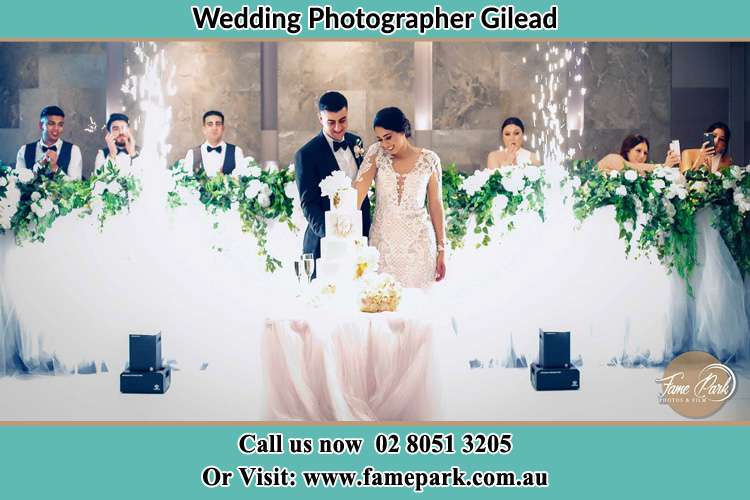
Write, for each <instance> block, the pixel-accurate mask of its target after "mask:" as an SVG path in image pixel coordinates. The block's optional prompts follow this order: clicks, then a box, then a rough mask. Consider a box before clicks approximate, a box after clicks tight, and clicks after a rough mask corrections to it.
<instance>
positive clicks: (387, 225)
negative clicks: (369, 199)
mask: <svg viewBox="0 0 750 500" xmlns="http://www.w3.org/2000/svg"><path fill="white" fill-rule="evenodd" d="M373 128H374V131H375V135H376V136H377V139H378V142H376V143H375V144H373V145H372V146H370V148H369V149H368V151H367V155H366V156H365V159H364V161H363V162H362V166H361V167H360V171H359V174H358V175H357V178H356V180H355V181H354V187H355V188H356V189H357V206H361V205H362V202H363V201H364V199H365V196H367V192H368V191H369V189H370V186H371V185H372V182H373V180H374V181H375V192H376V195H375V196H376V203H375V205H376V206H375V219H374V221H373V223H372V227H371V228H370V243H371V244H372V245H373V246H375V247H376V248H377V249H378V251H379V252H380V270H381V271H382V272H385V273H389V274H392V275H393V276H394V277H395V278H396V279H397V280H398V281H399V282H401V284H402V285H403V286H405V287H408V288H427V287H429V286H430V285H431V284H432V283H434V282H436V281H440V280H442V279H443V278H444V277H445V218H444V211H443V195H442V179H441V176H442V171H441V167H440V158H438V156H437V154H435V153H434V152H433V151H430V150H428V149H424V148H418V147H416V146H414V145H412V144H411V143H410V142H409V137H411V124H410V123H409V120H408V119H407V118H406V116H405V115H404V113H403V112H402V111H401V110H400V109H398V108H395V107H391V108H383V109H381V110H380V111H378V112H377V114H376V115H375V118H374V119H373ZM425 202H426V204H425Z"/></svg>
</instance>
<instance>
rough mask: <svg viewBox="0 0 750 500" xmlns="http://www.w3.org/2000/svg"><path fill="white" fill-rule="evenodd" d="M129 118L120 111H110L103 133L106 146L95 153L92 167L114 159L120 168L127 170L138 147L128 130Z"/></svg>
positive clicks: (136, 153) (135, 155) (135, 156)
mask: <svg viewBox="0 0 750 500" xmlns="http://www.w3.org/2000/svg"><path fill="white" fill-rule="evenodd" d="M129 122H130V120H129V118H128V116H127V115H124V114H122V113H112V114H111V115H109V120H107V133H106V134H105V135H104V142H105V143H106V144H107V146H106V147H104V148H102V149H100V150H99V151H97V153H96V160H94V169H98V168H99V167H101V166H102V165H104V164H105V163H106V162H107V159H112V160H114V161H115V163H116V164H117V166H118V167H119V168H120V170H129V169H130V166H131V165H132V163H133V160H134V159H135V158H137V157H138V147H137V146H136V145H135V138H134V137H133V134H132V132H131V131H130V126H129Z"/></svg>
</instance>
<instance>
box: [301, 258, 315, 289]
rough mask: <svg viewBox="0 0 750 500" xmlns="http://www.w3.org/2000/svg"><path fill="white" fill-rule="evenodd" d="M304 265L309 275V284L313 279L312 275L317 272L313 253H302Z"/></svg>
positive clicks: (306, 274)
mask: <svg viewBox="0 0 750 500" xmlns="http://www.w3.org/2000/svg"><path fill="white" fill-rule="evenodd" d="M302 264H303V265H302V267H303V270H304V271H305V276H307V284H308V285H309V284H310V281H312V275H313V273H314V272H315V256H314V255H313V254H311V253H306V254H302Z"/></svg>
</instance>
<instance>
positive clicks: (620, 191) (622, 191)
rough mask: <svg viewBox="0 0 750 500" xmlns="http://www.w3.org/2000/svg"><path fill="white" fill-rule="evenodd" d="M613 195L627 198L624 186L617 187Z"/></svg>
mask: <svg viewBox="0 0 750 500" xmlns="http://www.w3.org/2000/svg"><path fill="white" fill-rule="evenodd" d="M613 172H614V170H613ZM615 194H616V195H617V196H627V194H628V190H627V189H626V188H625V186H617V189H615Z"/></svg>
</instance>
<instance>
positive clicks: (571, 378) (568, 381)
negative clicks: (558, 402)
mask: <svg viewBox="0 0 750 500" xmlns="http://www.w3.org/2000/svg"><path fill="white" fill-rule="evenodd" d="M531 385H533V386H534V389H536V390H537V391H570V390H578V389H579V388H580V387H581V372H579V371H578V369H577V368H575V367H571V368H546V367H545V368H542V367H541V366H539V365H538V364H537V363H532V364H531Z"/></svg>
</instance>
